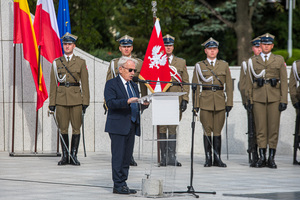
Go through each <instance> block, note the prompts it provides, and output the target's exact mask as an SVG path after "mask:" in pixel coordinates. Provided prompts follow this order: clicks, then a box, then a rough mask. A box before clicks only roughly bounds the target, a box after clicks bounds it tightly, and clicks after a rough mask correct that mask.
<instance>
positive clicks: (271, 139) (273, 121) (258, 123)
mask: <svg viewBox="0 0 300 200" xmlns="http://www.w3.org/2000/svg"><path fill="white" fill-rule="evenodd" d="M253 114H254V121H255V128H256V138H257V145H258V147H259V148H267V145H269V148H270V149H276V147H277V143H278V134H279V123H280V111H279V101H277V102H271V103H260V102H253Z"/></svg>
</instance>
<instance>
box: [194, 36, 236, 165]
mask: <svg viewBox="0 0 300 200" xmlns="http://www.w3.org/2000/svg"><path fill="white" fill-rule="evenodd" d="M202 46H204V48H205V49H204V51H205V54H206V56H207V58H206V59H205V60H203V61H200V62H197V63H196V65H195V69H194V72H193V83H202V84H214V85H218V86H214V87H212V86H202V91H201V92H200V87H199V86H197V90H196V96H195V112H198V111H199V108H200V122H201V123H202V126H203V142H204V151H205V164H204V167H211V166H212V165H213V166H218V167H227V166H226V164H225V163H223V161H222V160H221V143H222V142H221V132H222V128H223V126H224V121H225V112H227V113H229V112H230V110H231V109H232V106H233V86H232V79H231V74H230V70H229V66H228V63H227V62H225V61H223V60H218V59H217V55H218V52H219V49H218V47H219V42H218V41H216V40H215V39H213V38H209V39H208V40H207V41H205V42H204V43H203V44H202ZM225 93H226V94H225ZM212 136H213V139H212ZM212 146H213V155H214V159H213V162H212Z"/></svg>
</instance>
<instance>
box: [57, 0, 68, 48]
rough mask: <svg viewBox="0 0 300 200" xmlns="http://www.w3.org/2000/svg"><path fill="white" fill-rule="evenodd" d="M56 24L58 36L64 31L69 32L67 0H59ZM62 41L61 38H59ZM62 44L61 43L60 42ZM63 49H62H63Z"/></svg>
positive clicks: (64, 32)
mask: <svg viewBox="0 0 300 200" xmlns="http://www.w3.org/2000/svg"><path fill="white" fill-rule="evenodd" d="M57 24H58V30H59V35H60V37H62V36H64V35H65V34H66V32H69V33H71V21H70V12H69V1H68V0H59V5H58V13H57ZM61 42H62V40H61ZM61 45H62V43H61ZM63 51H64V49H63Z"/></svg>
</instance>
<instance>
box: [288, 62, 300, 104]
mask: <svg viewBox="0 0 300 200" xmlns="http://www.w3.org/2000/svg"><path fill="white" fill-rule="evenodd" d="M294 67H295V69H296V70H295V69H294ZM294 72H295V73H296V74H298V77H299V76H300V60H297V61H295V62H294V63H293V67H292V69H291V74H290V82H289V89H290V95H291V100H292V103H293V105H294V104H295V103H297V102H299V101H300V86H299V82H298V81H299V80H297V79H298V77H295V75H294ZM297 82H298V84H297Z"/></svg>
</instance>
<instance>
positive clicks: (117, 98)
mask: <svg viewBox="0 0 300 200" xmlns="http://www.w3.org/2000/svg"><path fill="white" fill-rule="evenodd" d="M136 65H137V61H136V60H135V59H133V58H130V57H124V56H123V57H121V58H120V59H119V61H118V67H119V75H118V76H117V77H115V78H113V79H110V80H108V81H107V82H106V84H105V89H104V98H105V100H106V105H107V107H108V114H107V120H106V125H105V132H108V133H109V137H110V139H111V154H112V179H113V182H114V188H113V193H117V194H134V193H136V190H132V189H129V188H128V187H127V184H126V180H127V178H128V172H129V164H130V160H131V156H132V152H133V147H134V137H135V135H138V136H139V135H140V112H139V111H140V110H139V106H138V97H139V91H138V86H137V84H136V83H134V82H133V81H132V78H133V76H134V73H135V72H136ZM147 104H149V103H147V102H146V103H144V105H147Z"/></svg>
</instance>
